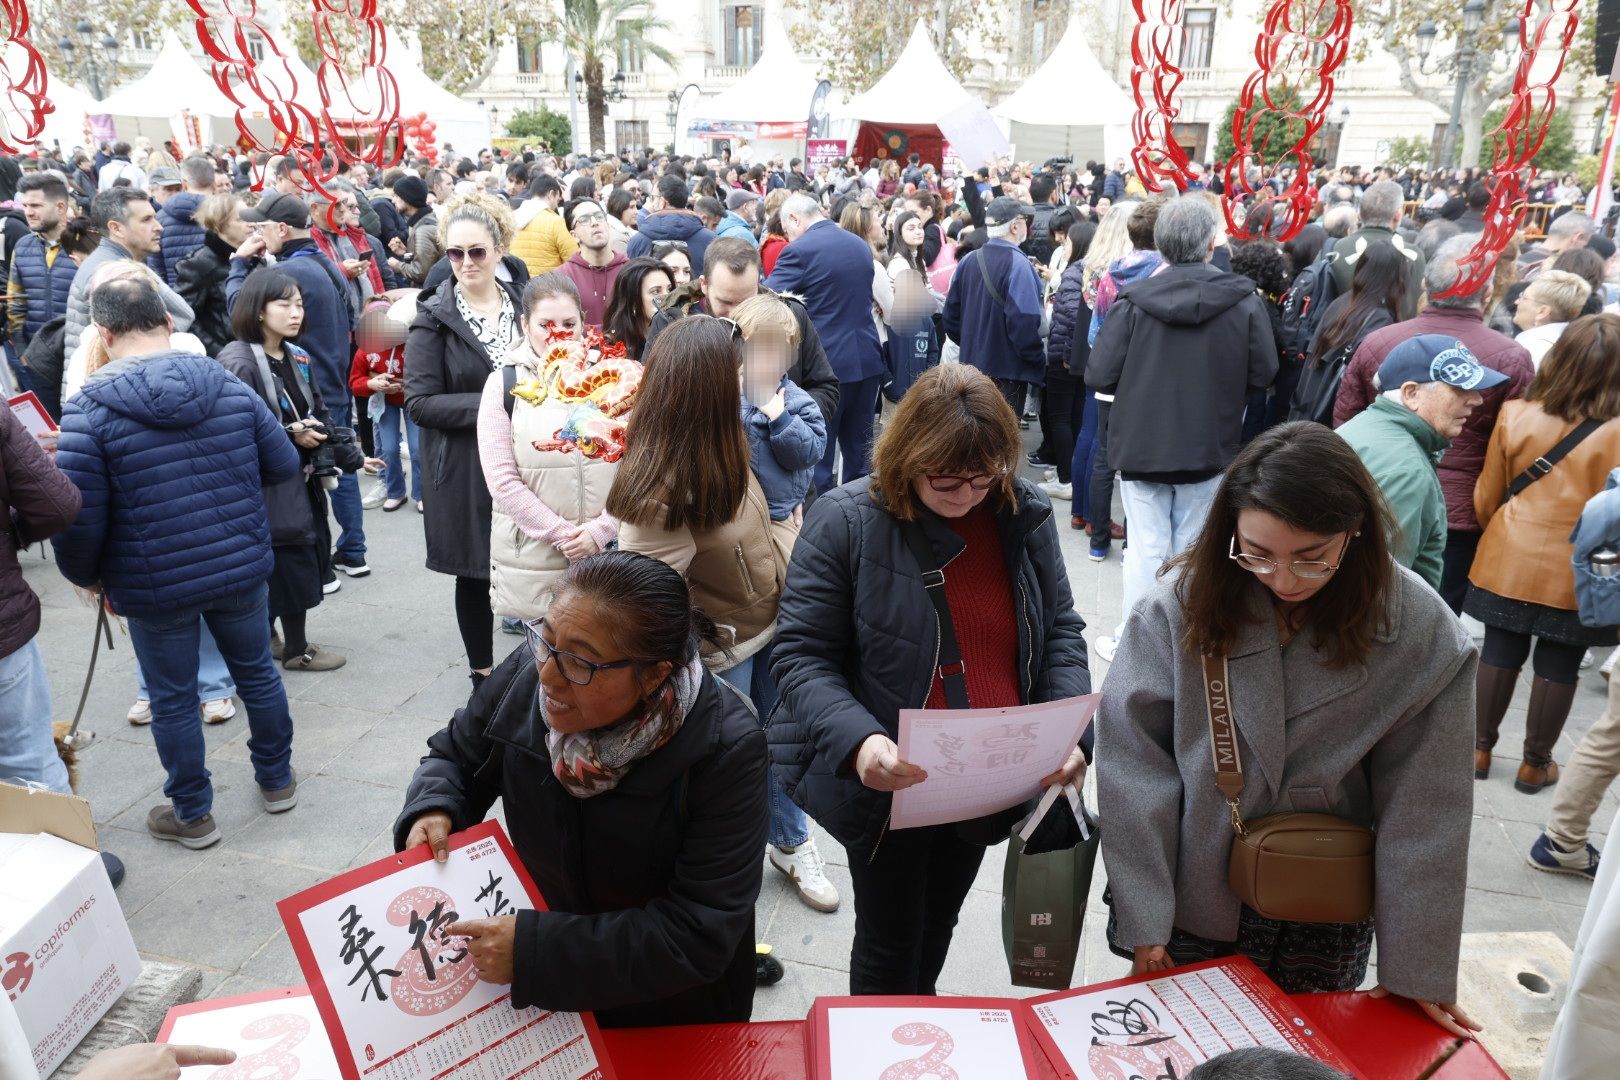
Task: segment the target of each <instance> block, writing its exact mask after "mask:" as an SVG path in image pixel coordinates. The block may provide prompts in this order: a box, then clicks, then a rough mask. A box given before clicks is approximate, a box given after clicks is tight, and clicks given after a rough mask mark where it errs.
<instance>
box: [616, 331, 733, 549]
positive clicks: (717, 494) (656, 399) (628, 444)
mask: <svg viewBox="0 0 1620 1080" xmlns="http://www.w3.org/2000/svg"><path fill="white" fill-rule="evenodd" d="M733 327H734V324H733V323H731V322H730V321H729V320H724V319H714V318H710V317H709V316H707V315H689V316H687V317H686V318H684V319H678V320H676V321H675V322H674V323H671V324H670V325H669V327H668V328H667V329H665V330H664V332H663V333H661V334H659V335H658V338H657V340H655V341H654V342H653V346H652V349H651V350H649V351H648V354H647V358H646V367H645V369H644V374H643V375H642V379H641V391H640V392H639V393H638V394H637V395H636V410H635V412H633V413H632V414H631V415H630V426H629V428H628V429H627V430H626V431H625V453H624V460H622V461H620V462H619V469H618V472H616V473H615V474H614V476H613V487H612V489H611V490H610V491H609V492H608V498H607V511H608V513H610V514H612V515H613V516H614V517H616V518H618V519H619V520H620V521H624V522H628V523H630V524H631V525H643V526H650V527H658V526H659V525H660V523H661V525H662V527H663V528H666V529H681V528H686V529H692V530H694V531H705V530H708V529H718V528H719V527H720V526H722V525H724V524H726V523H727V522H729V521H730V520H731V519H732V518H734V517H736V516H737V509H738V508H739V507H740V506H741V505H742V501H743V496H744V494H746V493H747V490H748V438H747V436H746V435H745V434H744V433H743V426H742V401H741V394H740V391H739V390H738V388H737V365H738V363H739V361H740V355H739V352H738V347H737V340H736V338H735V336H734V329H733Z"/></svg>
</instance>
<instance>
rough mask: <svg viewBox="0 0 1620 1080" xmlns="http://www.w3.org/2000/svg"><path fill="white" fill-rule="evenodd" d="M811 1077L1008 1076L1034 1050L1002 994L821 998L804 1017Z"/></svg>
mask: <svg viewBox="0 0 1620 1080" xmlns="http://www.w3.org/2000/svg"><path fill="white" fill-rule="evenodd" d="M807 1023H808V1030H807V1031H806V1035H807V1039H806V1042H807V1046H808V1050H807V1056H808V1057H809V1059H810V1060H809V1064H810V1075H811V1077H812V1078H813V1080H923V1078H928V1080H933V1078H935V1077H952V1078H955V1080H1012V1078H1013V1077H1026V1076H1027V1077H1034V1076H1036V1075H1037V1073H1036V1055H1037V1054H1038V1053H1039V1051H1037V1050H1036V1048H1035V1046H1034V1044H1033V1043H1032V1042H1031V1040H1030V1037H1029V1033H1028V1032H1027V1031H1025V1030H1024V1024H1023V1021H1022V1020H1021V1019H1020V1017H1019V1015H1018V1010H1017V1009H1016V1008H1015V1007H1014V1005H1013V1002H1011V1001H1007V1000H1004V999H1000V998H939V997H845V998H818V999H817V1000H816V1003H815V1005H814V1006H812V1007H811V1009H810V1018H809V1020H808V1021H807Z"/></svg>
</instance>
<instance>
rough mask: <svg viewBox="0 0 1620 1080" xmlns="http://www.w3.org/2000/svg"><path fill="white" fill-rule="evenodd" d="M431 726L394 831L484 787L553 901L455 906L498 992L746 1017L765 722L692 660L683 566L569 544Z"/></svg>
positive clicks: (414, 841)
mask: <svg viewBox="0 0 1620 1080" xmlns="http://www.w3.org/2000/svg"><path fill="white" fill-rule="evenodd" d="M525 625H526V626H527V627H528V631H529V635H528V642H527V644H526V645H520V646H519V647H518V648H517V649H516V650H514V651H513V652H512V654H511V655H510V656H508V657H507V658H506V660H505V661H503V662H502V663H501V664H499V665H498V666H497V667H496V668H495V670H494V672H493V673H491V675H490V677H489V678H488V679H487V680H485V681H484V683H483V685H482V686H480V687H479V688H478V689H477V690H475V691H474V692H473V695H472V698H471V700H469V701H468V702H467V706H466V707H465V708H464V709H461V710H459V711H458V712H457V713H456V715H455V718H454V719H453V720H452V721H451V722H450V725H449V726H448V727H446V728H445V729H444V730H442V731H440V732H439V733H438V734H436V735H434V736H433V737H432V738H430V739H429V740H428V756H427V757H426V758H425V759H423V762H422V764H421V766H420V767H419V768H418V769H417V770H416V776H415V778H414V779H413V780H412V781H411V786H410V790H409V792H408V793H407V794H406V797H405V809H404V811H403V812H402V813H401V814H400V816H399V820H398V821H397V822H396V823H395V826H394V842H395V846H396V847H397V848H398V849H400V850H405V849H407V848H413V847H417V846H419V845H422V844H428V845H430V846H431V847H432V849H433V851H434V854H435V856H436V857H437V858H438V859H439V860H440V861H441V862H442V861H443V860H444V858H445V857H446V852H447V848H446V843H445V840H446V837H447V836H448V835H449V834H450V833H451V832H453V831H457V830H461V829H467V828H470V827H471V826H473V825H476V824H478V823H479V822H480V821H482V820H483V819H484V817H485V816H486V815H487V814H488V813H489V809H490V807H491V806H492V805H493V804H494V802H495V800H496V799H500V800H501V802H502V805H503V807H504V809H505V814H506V825H507V828H508V830H510V832H511V836H512V844H513V847H514V848H515V849H516V851H517V853H518V856H519V857H520V858H521V859H522V860H523V865H524V866H525V867H526V868H527V869H528V871H529V873H530V874H531V875H532V876H533V878H534V881H535V884H536V885H537V886H538V887H539V889H540V893H541V895H542V896H543V897H544V898H545V901H546V905H547V906H548V907H549V908H550V910H549V911H544V912H534V911H524V912H521V913H519V914H517V915H516V916H499V917H495V918H487V919H478V918H475V919H464V920H463V921H461V922H459V923H456V924H455V925H453V926H451V927H449V928H448V932H449V933H451V934H455V935H464V936H466V937H468V938H469V939H470V940H469V944H468V948H469V949H470V950H471V952H472V955H473V960H474V962H475V964H476V966H477V969H478V975H479V977H480V978H482V979H483V980H484V981H486V982H493V983H510V984H511V986H512V1003H513V1004H514V1005H516V1006H517V1007H519V1008H523V1007H526V1006H530V1005H534V1006H538V1007H540V1008H544V1009H551V1010H556V1011H562V1012H582V1011H591V1012H595V1013H596V1018H597V1020H598V1021H599V1022H600V1023H601V1025H602V1026H603V1027H653V1026H660V1025H667V1024H712V1023H733V1022H742V1021H746V1020H747V1019H748V1018H749V1014H750V1013H751V1012H752V1010H753V1002H754V901H755V900H756V899H757V898H758V896H759V886H760V877H761V873H762V865H761V862H760V858H759V851H760V848H761V847H762V846H764V843H765V824H766V800H765V777H766V755H765V736H764V733H763V732H761V731H760V728H759V724H758V722H757V721H756V720H755V719H754V715H753V712H752V710H751V709H750V708H749V705H748V701H747V699H746V698H745V697H743V696H742V695H740V694H736V693H733V692H731V691H730V690H727V689H724V688H722V687H721V686H720V684H719V683H718V682H717V681H716V680H715V677H714V676H713V675H711V674H709V673H708V672H707V670H706V669H705V668H704V666H703V661H702V659H701V657H700V649H703V648H707V647H709V646H712V645H713V643H714V642H715V640H716V638H717V631H716V629H715V626H714V623H713V622H711V621H710V620H709V618H708V616H706V615H704V614H703V612H702V611H700V610H698V609H697V608H695V607H694V606H693V605H692V598H691V593H690V592H689V590H688V589H687V585H686V582H685V580H684V579H683V578H682V577H681V575H680V574H678V573H676V572H675V571H674V570H672V569H670V568H669V567H668V566H666V565H664V564H663V563H661V562H659V561H658V560H656V559H651V558H648V557H647V556H644V555H636V554H632V553H629V552H624V551H611V552H605V553H602V554H598V555H591V556H588V557H587V558H584V559H580V560H578V561H577V562H572V563H570V564H569V565H568V568H567V569H566V570H564V571H563V572H562V575H561V576H560V577H559V578H558V579H557V582H556V584H555V585H554V586H553V590H552V594H551V604H550V606H549V607H548V608H547V609H546V614H545V617H544V618H541V619H537V620H535V621H534V622H532V623H526V624H525Z"/></svg>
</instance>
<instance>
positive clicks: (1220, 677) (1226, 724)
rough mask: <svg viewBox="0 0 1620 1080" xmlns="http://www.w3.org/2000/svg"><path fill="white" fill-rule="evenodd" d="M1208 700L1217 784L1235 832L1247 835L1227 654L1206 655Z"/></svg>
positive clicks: (1205, 690) (1205, 687) (1206, 697)
mask: <svg viewBox="0 0 1620 1080" xmlns="http://www.w3.org/2000/svg"><path fill="white" fill-rule="evenodd" d="M1203 662H1204V702H1205V704H1206V705H1208V706H1209V742H1210V749H1211V752H1212V754H1213V755H1214V759H1215V786H1216V787H1218V788H1220V789H1221V794H1222V795H1225V796H1226V805H1227V806H1229V807H1230V808H1231V810H1232V831H1233V832H1234V833H1236V834H1237V835H1238V836H1242V835H1243V816H1242V815H1241V814H1239V813H1238V800H1239V798H1241V797H1242V795H1243V760H1242V758H1241V757H1240V756H1239V753H1238V739H1237V727H1236V725H1234V724H1233V723H1232V693H1231V679H1230V674H1229V669H1228V668H1227V664H1226V657H1224V656H1210V655H1208V654H1205V656H1204V658H1203Z"/></svg>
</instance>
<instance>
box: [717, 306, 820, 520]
mask: <svg viewBox="0 0 1620 1080" xmlns="http://www.w3.org/2000/svg"><path fill="white" fill-rule="evenodd" d="M732 320H733V321H734V322H736V324H737V326H738V328H739V329H740V330H741V332H742V338H743V360H742V364H741V367H740V369H739V372H738V379H739V381H740V384H741V388H742V423H743V430H744V431H746V432H747V434H748V457H749V467H750V468H752V469H753V471H754V478H755V479H756V480H758V481H759V486H760V488H761V489H763V490H764V492H765V501H766V502H767V503H768V504H769V506H770V513H771V520H772V521H785V520H787V519H788V518H789V517H791V516H792V514H793V512H794V510H796V509H797V508H798V507H799V506H801V505H802V504H803V503H804V500H805V496H806V495H808V494H809V492H810V484H811V481H812V480H813V478H814V473H815V465H816V463H817V462H819V461H820V460H821V458H822V455H823V454H824V453H826V450H827V421H826V419H825V418H823V417H822V415H821V409H820V407H819V406H818V405H816V403H815V400H814V399H813V398H811V397H810V395H809V394H807V393H805V392H804V391H803V390H801V389H800V388H799V387H798V385H797V384H795V383H794V382H793V380H791V379H789V378H788V377H787V375H786V374H785V373H786V371H787V369H788V365H789V363H790V361H791V358H792V357H793V356H794V355H796V352H797V350H798V346H799V342H798V337H799V323H798V320H797V319H795V318H794V317H793V311H792V309H791V308H789V307H788V306H787V305H786V304H784V303H783V302H782V301H781V300H779V299H777V298H776V297H775V296H772V295H770V294H769V293H761V294H759V295H758V296H753V297H750V298H749V299H747V300H745V301H743V302H742V303H741V304H738V305H737V307H736V308H735V309H733V311H732Z"/></svg>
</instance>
